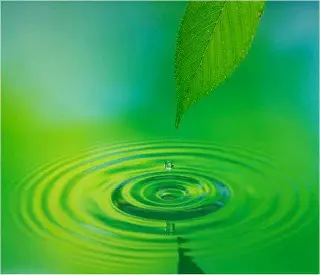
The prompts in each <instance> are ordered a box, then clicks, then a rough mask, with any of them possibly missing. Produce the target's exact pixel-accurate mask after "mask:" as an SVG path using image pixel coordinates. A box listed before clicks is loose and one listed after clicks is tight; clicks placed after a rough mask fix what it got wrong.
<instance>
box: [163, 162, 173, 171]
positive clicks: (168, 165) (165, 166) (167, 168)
mask: <svg viewBox="0 0 320 275" xmlns="http://www.w3.org/2000/svg"><path fill="white" fill-rule="evenodd" d="M173 167H174V164H173V163H172V161H170V160H166V161H165V162H164V168H165V169H166V170H171V169H172V168H173Z"/></svg>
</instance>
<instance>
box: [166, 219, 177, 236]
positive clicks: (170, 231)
mask: <svg viewBox="0 0 320 275" xmlns="http://www.w3.org/2000/svg"><path fill="white" fill-rule="evenodd" d="M175 231H176V226H175V224H174V223H173V222H166V228H165V232H166V235H174V233H175Z"/></svg>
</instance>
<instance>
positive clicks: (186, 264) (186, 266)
mask: <svg viewBox="0 0 320 275" xmlns="http://www.w3.org/2000/svg"><path fill="white" fill-rule="evenodd" d="M165 232H166V235H175V232H176V228H175V224H174V223H173V222H169V221H166V228H165ZM186 242H187V240H186V239H185V238H182V237H177V243H178V256H179V260H178V274H205V273H204V272H203V271H202V269H201V268H200V267H198V266H197V264H196V263H194V262H193V259H192V257H190V256H188V252H189V251H190V250H189V249H187V248H184V247H183V245H184V244H185V243H186Z"/></svg>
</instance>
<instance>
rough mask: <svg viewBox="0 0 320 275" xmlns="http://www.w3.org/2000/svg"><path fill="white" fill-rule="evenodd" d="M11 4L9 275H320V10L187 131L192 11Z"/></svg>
mask: <svg viewBox="0 0 320 275" xmlns="http://www.w3.org/2000/svg"><path fill="white" fill-rule="evenodd" d="M1 5H2V79H1V80H2V82H1V88H2V98H1V115H2V124H1V128H2V129H1V130H2V133H1V139H2V143H1V161H2V163H1V165H2V170H1V196H2V198H1V199H2V200H1V206H2V208H1V212H2V213H1V214H2V221H1V222H2V226H1V237H2V238H1V260H2V261H1V271H2V272H3V273H22V274H26V273H188V272H191V273H243V274H250V273H286V274H287V273H318V272H319V260H318V258H319V204H318V199H319V189H318V177H319V161H318V152H319V147H318V143H319V132H318V130H319V128H318V119H317V117H318V101H319V100H318V84H319V83H318V82H319V79H318V71H319V64H318V60H319V55H318V50H319V45H318V37H319V27H318V20H319V13H318V3H316V2H290V1H286V2H275V1H269V2H268V3H267V4H266V9H265V11H264V14H263V16H262V19H261V24H260V26H259V29H258V31H257V35H256V38H255V41H254V43H253V45H252V48H251V49H250V52H249V54H248V56H247V58H246V59H245V60H244V62H243V63H242V64H241V66H239V68H238V69H237V70H236V71H235V73H234V75H232V77H231V78H230V79H229V80H228V81H227V82H226V83H224V84H223V85H222V86H221V87H219V88H218V89H217V90H216V91H215V92H214V93H213V94H211V95H210V96H208V97H207V98H205V99H203V100H202V101H201V102H199V103H198V104H197V105H195V106H193V107H192V108H190V110H188V111H187V112H186V113H185V115H184V116H183V118H182V121H181V125H180V127H179V129H178V130H176V129H175V127H174V120H175V111H176V101H175V83H174V51H175V42H176V38H177V37H176V36H177V32H178V28H179V24H180V21H181V17H182V16H183V12H184V9H185V5H186V3H185V2H170V3H169V2H155V1H153V2H151V1H150V2H147V1H146V2H70V3H62V2H3V3H1Z"/></svg>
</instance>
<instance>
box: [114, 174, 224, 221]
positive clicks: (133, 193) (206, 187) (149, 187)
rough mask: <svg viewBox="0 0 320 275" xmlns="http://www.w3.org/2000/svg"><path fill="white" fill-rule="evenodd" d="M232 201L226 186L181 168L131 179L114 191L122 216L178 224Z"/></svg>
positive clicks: (117, 206)
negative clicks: (166, 172)
mask: <svg viewBox="0 0 320 275" xmlns="http://www.w3.org/2000/svg"><path fill="white" fill-rule="evenodd" d="M229 198H230V191H229V189H228V187H227V185H225V184H223V183H222V182H220V181H218V180H216V179H214V178H211V177H208V176H206V175H203V174H200V173H197V172H193V171H192V170H181V171H179V170H178V169H177V170H175V171H171V173H170V175H169V174H164V173H163V172H162V171H159V172H153V173H145V174H143V175H138V176H135V177H132V178H129V179H127V180H125V181H123V182H121V183H120V184H118V186H117V187H116V188H115V189H114V191H113V193H112V196H111V199H112V202H113V205H114V206H115V207H116V208H117V209H118V210H119V211H121V212H122V213H124V214H126V215H129V216H134V217H137V218H139V219H140V218H142V219H150V220H166V221H169V220H171V221H178V220H187V219H193V218H198V217H202V216H206V215H209V214H211V213H213V212H215V211H217V210H219V209H220V208H222V207H224V206H225V205H226V204H227V202H228V201H229Z"/></svg>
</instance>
